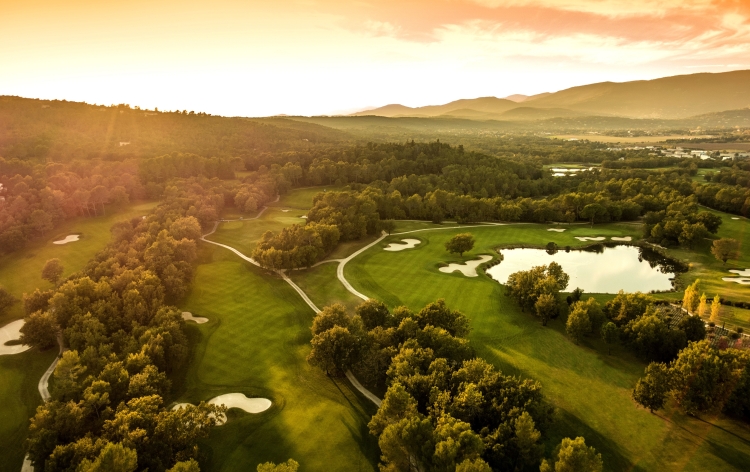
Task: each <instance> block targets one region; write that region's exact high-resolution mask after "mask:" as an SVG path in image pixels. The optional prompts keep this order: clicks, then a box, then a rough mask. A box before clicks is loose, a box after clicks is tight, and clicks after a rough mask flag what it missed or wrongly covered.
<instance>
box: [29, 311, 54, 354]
mask: <svg viewBox="0 0 750 472" xmlns="http://www.w3.org/2000/svg"><path fill="white" fill-rule="evenodd" d="M59 331H60V327H59V326H58V325H57V321H56V320H55V317H54V316H53V315H52V313H50V312H49V311H37V312H34V313H32V314H31V315H29V316H27V317H26V322H25V323H24V324H23V326H22V327H21V342H22V343H23V344H26V345H29V346H36V347H38V348H39V349H49V348H51V347H52V346H54V345H55V343H56V342H57V333H58V332H59Z"/></svg>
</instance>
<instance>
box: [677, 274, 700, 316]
mask: <svg viewBox="0 0 750 472" xmlns="http://www.w3.org/2000/svg"><path fill="white" fill-rule="evenodd" d="M698 284H700V279H695V282H693V283H692V284H690V285H688V287H687V288H686V289H685V295H684V296H683V297H682V307H683V308H685V309H686V310H687V311H688V313H694V312H695V311H696V310H697V309H698V306H699V305H700V301H701V296H700V291H699V290H698Z"/></svg>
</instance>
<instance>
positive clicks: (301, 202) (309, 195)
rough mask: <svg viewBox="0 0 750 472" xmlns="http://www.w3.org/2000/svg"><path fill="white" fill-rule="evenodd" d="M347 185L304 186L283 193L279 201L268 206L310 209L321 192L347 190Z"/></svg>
mask: <svg viewBox="0 0 750 472" xmlns="http://www.w3.org/2000/svg"><path fill="white" fill-rule="evenodd" d="M347 188H348V186H345V185H321V186H318V187H304V188H298V189H294V190H292V191H291V192H289V193H287V194H286V195H282V196H281V198H280V199H279V201H278V202H275V203H269V204H268V206H272V207H279V208H282V207H283V208H296V209H299V210H309V209H310V208H312V206H313V197H315V195H317V194H319V193H321V192H331V191H340V190H346V189H347Z"/></svg>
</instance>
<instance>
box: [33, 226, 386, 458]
mask: <svg viewBox="0 0 750 472" xmlns="http://www.w3.org/2000/svg"><path fill="white" fill-rule="evenodd" d="M258 216H260V214H259V215H258ZM256 218H257V216H256ZM218 226H219V222H218V221H217V222H216V224H215V225H214V227H213V229H212V230H211V232H210V233H206V234H204V235H203V236H202V237H201V241H205V242H207V243H211V244H215V245H216V246H220V247H223V248H225V249H229V250H230V251H232V252H233V253H235V254H237V255H238V256H239V257H240V258H242V259H243V260H245V261H247V262H249V263H251V264H254V265H256V266H258V267H260V264H258V263H257V262H256V261H255V260H254V259H253V258H251V257H247V256H246V255H244V254H242V253H241V252H240V251H238V250H237V249H235V248H233V247H231V246H227V245H226V244H220V243H217V242H214V241H209V240H208V239H206V236H209V235H211V234H213V233H214V232H215V231H216V228H217V227H218ZM385 236H386V235H385V234H384V235H383V236H381V237H380V238H379V239H378V240H376V241H375V242H373V243H372V244H370V245H368V246H366V247H364V248H362V249H360V250H359V251H357V252H355V253H354V254H352V255H351V256H349V257H348V258H347V259H341V260H340V262H339V267H342V264H346V262H348V260H350V259H351V258H352V257H353V256H356V255H357V254H359V253H361V252H363V251H364V250H366V249H369V248H370V247H372V246H373V245H374V244H375V243H377V242H379V241H380V240H382V239H383V238H384V237H385ZM338 261H339V260H338V259H337V260H330V261H323V262H338ZM319 264H322V262H321V263H319ZM316 265H317V264H316ZM275 272H276V273H277V274H279V276H281V278H282V279H283V280H284V281H285V282H286V283H288V284H289V285H290V286H291V287H292V288H293V289H294V290H295V291H296V292H297V293H298V294H299V296H300V297H302V300H304V302H305V303H307V306H309V307H310V308H311V309H312V310H313V311H314V312H315V313H320V309H319V308H318V307H317V306H316V305H315V303H313V301H312V300H311V299H310V297H308V296H307V294H306V293H305V291H304V290H302V289H301V288H300V287H299V285H297V284H295V283H294V281H292V279H290V278H289V276H287V275H286V273H285V272H284V271H283V270H276V271H275ZM342 274H343V272H342ZM342 278H343V275H342ZM339 280H341V279H339ZM344 280H345V279H344ZM347 289H351V290H354V289H353V288H351V285H350V286H349V287H348V288H347ZM357 293H359V292H357ZM359 297H360V298H363V299H364V300H367V297H365V296H364V295H362V294H359ZM53 370H54V369H53ZM346 378H347V379H349V381H350V382H351V383H352V386H353V387H354V388H356V389H357V390H358V391H359V393H361V394H362V395H364V397H365V398H367V399H368V400H370V401H371V402H373V403H374V404H375V406H377V407H380V398H378V397H377V396H376V395H375V394H374V393H372V392H371V391H369V390H367V389H366V388H365V387H363V386H362V384H361V383H359V381H358V380H357V378H356V377H354V374H353V373H352V372H351V371H350V370H348V371H346ZM22 472H26V471H24V470H22Z"/></svg>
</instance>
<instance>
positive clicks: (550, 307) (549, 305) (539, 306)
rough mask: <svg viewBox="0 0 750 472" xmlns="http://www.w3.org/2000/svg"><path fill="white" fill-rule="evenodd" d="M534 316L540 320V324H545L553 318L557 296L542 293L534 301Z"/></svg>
mask: <svg viewBox="0 0 750 472" xmlns="http://www.w3.org/2000/svg"><path fill="white" fill-rule="evenodd" d="M534 311H535V312H536V316H538V317H539V319H540V320H542V326H547V322H548V321H549V320H550V319H552V318H554V317H555V316H556V315H557V312H558V306H557V298H556V297H555V296H554V295H552V294H550V293H543V294H542V295H539V298H538V299H537V300H536V303H534Z"/></svg>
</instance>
